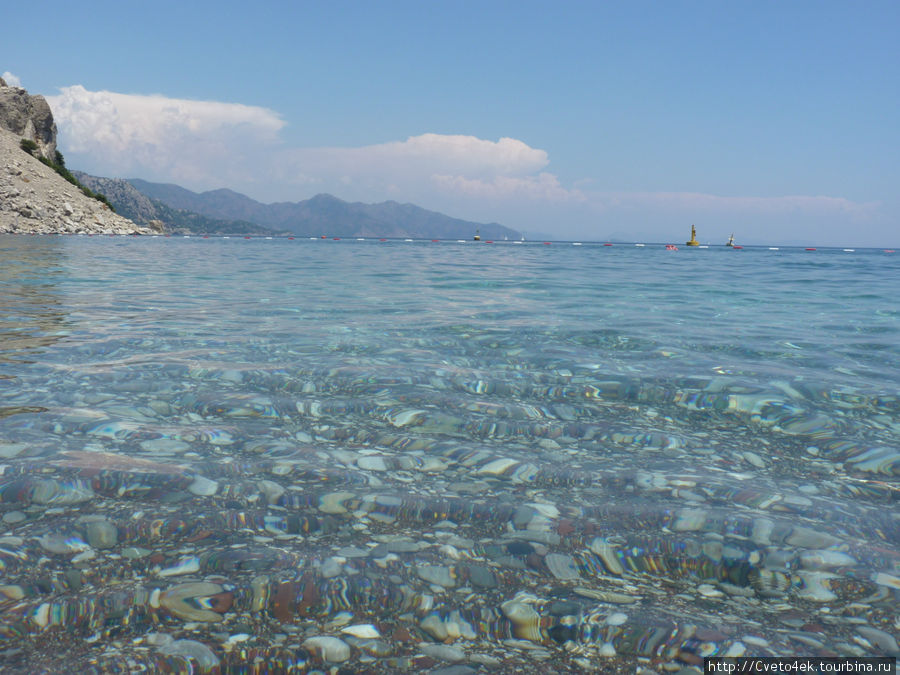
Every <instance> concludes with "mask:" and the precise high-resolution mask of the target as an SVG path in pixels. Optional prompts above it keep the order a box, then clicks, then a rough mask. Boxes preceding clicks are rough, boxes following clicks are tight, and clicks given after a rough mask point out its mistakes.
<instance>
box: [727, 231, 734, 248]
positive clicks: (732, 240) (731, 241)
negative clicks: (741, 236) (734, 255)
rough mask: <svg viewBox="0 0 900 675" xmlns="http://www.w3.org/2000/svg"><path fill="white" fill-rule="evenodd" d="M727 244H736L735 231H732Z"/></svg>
mask: <svg viewBox="0 0 900 675" xmlns="http://www.w3.org/2000/svg"><path fill="white" fill-rule="evenodd" d="M725 245H726V246H734V232H732V233H731V236H730V237H728V241H726V242H725Z"/></svg>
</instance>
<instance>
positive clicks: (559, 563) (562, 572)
mask: <svg viewBox="0 0 900 675" xmlns="http://www.w3.org/2000/svg"><path fill="white" fill-rule="evenodd" d="M544 562H545V563H546V565H547V569H549V570H550V573H551V574H552V575H553V576H555V577H556V578H557V579H559V580H560V581H571V580H573V579H580V578H581V574H580V573H579V572H578V566H577V565H576V564H575V559H574V558H572V556H569V555H563V554H560V553H548V554H547V555H546V557H545V558H544Z"/></svg>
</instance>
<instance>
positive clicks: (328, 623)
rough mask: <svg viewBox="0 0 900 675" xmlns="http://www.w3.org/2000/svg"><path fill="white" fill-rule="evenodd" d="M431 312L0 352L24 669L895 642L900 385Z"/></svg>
mask: <svg viewBox="0 0 900 675" xmlns="http://www.w3.org/2000/svg"><path fill="white" fill-rule="evenodd" d="M418 335H419V333H418V332H416V331H412V330H411V331H409V332H403V331H399V330H398V331H396V332H395V333H394V334H392V335H389V336H388V339H386V340H385V344H386V345H388V346H386V347H384V348H383V349H381V350H373V349H372V348H370V347H366V346H364V345H363V346H360V345H354V344H353V343H352V342H351V341H348V342H343V343H337V342H336V343H335V344H334V345H331V346H330V347H329V348H328V349H325V350H323V351H322V353H317V354H316V355H315V357H314V358H315V359H317V360H318V361H317V365H316V367H306V366H302V365H301V366H298V365H297V362H298V359H297V357H296V355H294V354H292V353H290V350H289V348H288V347H286V346H284V345H279V344H276V343H277V340H276V341H275V343H273V342H266V341H259V342H253V341H248V343H247V344H245V345H243V347H242V348H243V349H244V352H243V359H242V360H239V359H233V358H227V357H222V358H221V360H219V361H217V358H218V357H217V349H219V347H217V346H216V344H215V343H214V342H213V341H212V340H210V341H207V343H206V344H205V345H203V348H202V349H197V345H196V343H194V342H191V341H186V342H185V344H184V345H181V346H180V345H179V344H178V343H177V340H176V339H175V338H171V337H170V338H166V341H165V342H162V341H160V342H159V343H154V342H153V339H152V338H149V337H145V338H136V339H135V340H129V339H125V338H123V339H122V340H121V341H118V342H117V341H116V340H115V339H111V340H108V341H107V342H105V343H104V346H103V351H102V353H101V352H99V351H98V349H97V347H96V346H85V347H84V351H83V353H82V352H80V351H79V349H80V348H79V346H78V344H77V343H76V342H74V341H73V343H72V344H71V345H68V346H66V349H65V351H64V352H61V353H64V354H65V359H66V363H65V364H60V363H58V362H57V363H46V364H37V365H33V366H30V367H27V368H26V367H24V366H23V367H21V368H19V371H18V374H17V375H16V376H14V377H10V376H4V375H2V374H0V378H4V377H5V378H6V379H5V381H4V380H3V379H0V387H2V391H3V395H4V396H3V399H2V406H0V515H2V529H0V532H2V536H0V670H2V671H3V672H23V673H24V672H27V673H62V672H78V673H137V672H153V673H186V672H194V673H312V672H316V673H387V672H398V673H400V672H431V673H440V674H442V675H463V674H465V673H481V672H484V673H567V672H572V673H581V672H655V673H665V672H676V673H698V672H701V671H702V664H703V658H704V657H707V656H713V655H716V656H742V655H747V656H748V655H758V656H766V655H773V656H790V655H811V656H834V655H846V656H877V655H897V654H898V652H900V649H898V644H897V636H898V634H900V618H898V613H897V608H898V607H900V602H898V599H900V597H898V596H900V548H898V541H900V537H898V534H900V527H898V526H900V514H898V509H897V498H898V494H900V491H898V484H897V477H898V475H900V451H898V443H897V437H898V431H900V420H898V415H900V398H898V396H897V395H896V392H883V391H882V392H872V393H865V392H860V391H857V390H850V389H848V388H841V387H838V386H826V385H822V386H816V385H812V384H810V382H809V380H803V379H796V380H772V381H771V382H766V383H760V382H759V378H753V377H741V376H731V377H729V378H727V379H726V378H724V377H675V376H672V377H664V376H660V377H642V376H625V375H622V372H621V370H622V369H619V370H617V371H615V370H614V371H611V372H604V371H603V369H602V367H601V366H599V365H596V364H593V363H592V362H588V361H586V360H585V359H584V358H583V355H584V354H585V350H584V344H583V338H584V336H583V335H581V336H580V335H572V336H565V335H562V336H560V335H550V334H549V333H548V334H547V335H539V334H538V335H537V337H534V335H532V336H531V337H528V338H525V339H522V340H519V341H517V342H514V341H511V340H509V339H508V338H507V337H504V335H503V334H502V333H495V334H492V333H490V332H487V331H486V332H482V333H478V332H475V331H468V332H465V331H463V332H460V334H459V335H451V334H449V333H448V334H446V335H445V336H444V337H438V336H434V335H430V336H427V337H418ZM505 340H506V341H505ZM529 340H531V342H530V341H529ZM220 348H221V353H222V354H226V353H227V351H228V349H229V347H228V346H227V345H225V344H223V345H221V346H220ZM597 348H598V349H600V348H602V349H609V350H612V349H615V348H616V345H606V346H603V345H600V346H598V347H597ZM622 348H623V349H624V348H628V349H633V348H634V347H633V345H632V344H631V343H629V344H628V345H624V346H623V347H622ZM395 352H396V353H395ZM450 357H452V358H450ZM312 358H313V357H310V358H308V359H307V360H306V361H307V366H308V364H309V362H310V360H311V359H312ZM242 363H243V364H245V365H242ZM450 363H452V364H453V365H452V366H451V365H449V364H450ZM13 384H15V386H12V385H13Z"/></svg>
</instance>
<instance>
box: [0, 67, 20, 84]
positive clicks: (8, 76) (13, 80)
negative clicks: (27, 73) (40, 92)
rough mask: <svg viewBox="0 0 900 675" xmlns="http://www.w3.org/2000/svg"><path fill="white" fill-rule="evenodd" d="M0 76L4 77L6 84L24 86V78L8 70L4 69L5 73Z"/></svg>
mask: <svg viewBox="0 0 900 675" xmlns="http://www.w3.org/2000/svg"><path fill="white" fill-rule="evenodd" d="M0 78H2V79H3V81H4V82H6V84H8V85H9V86H10V87H21V86H22V80H20V79H19V78H18V77H16V76H15V75H13V74H12V73H11V72H9V71H8V70H6V71H4V72H3V74H2V75H0Z"/></svg>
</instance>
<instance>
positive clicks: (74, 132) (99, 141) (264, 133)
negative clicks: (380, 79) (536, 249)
mask: <svg viewBox="0 0 900 675" xmlns="http://www.w3.org/2000/svg"><path fill="white" fill-rule="evenodd" d="M60 91H61V93H60V95H59V96H48V97H47V100H48V102H49V103H50V107H51V108H52V110H53V116H54V118H55V120H56V123H57V126H58V127H59V130H60V141H61V143H60V144H61V145H62V146H63V147H64V148H65V149H66V151H68V152H74V153H78V154H82V155H87V156H90V157H91V158H92V160H93V164H94V165H95V166H97V165H101V166H104V167H106V171H107V173H111V174H119V175H121V174H122V173H128V172H133V173H137V174H144V173H146V172H147V171H149V172H150V173H152V174H153V175H154V176H160V175H165V174H168V175H170V176H171V179H172V180H179V179H181V180H185V179H187V180H191V181H194V182H205V181H206V180H212V179H213V177H215V176H217V175H218V176H219V177H220V180H221V179H227V178H228V177H229V174H230V173H233V172H237V174H240V173H242V171H241V167H240V164H241V162H242V161H244V160H247V159H249V157H248V152H249V151H251V150H252V148H253V145H254V144H272V143H275V142H276V141H277V139H278V132H279V131H280V129H281V128H282V127H283V126H284V121H283V120H282V119H281V118H280V117H279V116H278V114H277V113H275V112H273V111H271V110H267V109H265V108H259V107H255V106H247V105H241V104H237V103H220V102H217V101H192V100H186V99H173V98H167V97H165V96H158V95H154V96H143V95H132V94H118V93H115V92H109V91H96V92H95V91H88V90H87V89H85V88H84V87H82V86H80V85H75V86H72V87H65V88H63V89H61V90H60ZM248 168H249V167H248Z"/></svg>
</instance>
